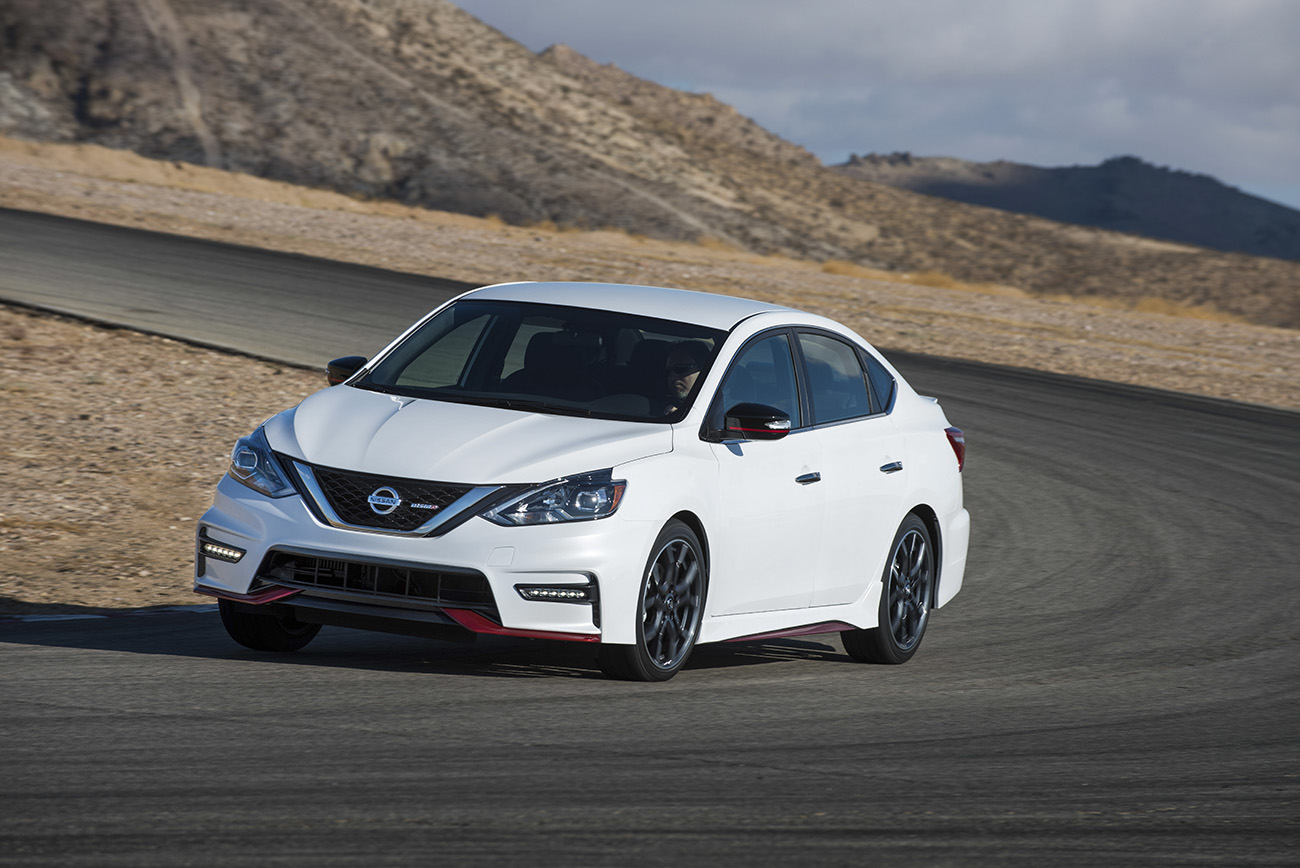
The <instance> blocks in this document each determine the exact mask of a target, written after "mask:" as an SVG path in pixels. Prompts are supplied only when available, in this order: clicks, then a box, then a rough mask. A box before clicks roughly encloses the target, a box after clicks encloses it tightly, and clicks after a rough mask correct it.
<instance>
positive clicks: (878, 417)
mask: <svg viewBox="0 0 1300 868" xmlns="http://www.w3.org/2000/svg"><path fill="white" fill-rule="evenodd" d="M797 346H798V349H799V356H800V359H801V361H802V365H803V373H804V381H805V383H806V391H807V396H808V412H809V415H810V417H811V418H810V420H809V422H810V427H811V431H810V432H809V433H810V434H811V435H812V437H813V438H814V439H816V440H817V448H818V450H819V454H820V462H821V481H820V482H819V483H818V487H819V488H821V489H822V492H823V495H824V497H825V513H824V518H823V521H822V541H821V549H820V552H819V558H818V562H817V568H816V574H817V578H816V581H815V586H814V589H813V596H812V605H814V606H829V605H836V604H841V603H851V602H854V601H855V600H857V599H858V598H859V597H861V596H862V594H863V592H864V591H865V590H866V588H867V585H868V584H869V582H870V581H871V580H872V579H874V578H878V577H879V575H880V571H881V569H882V564H883V558H884V557H885V554H886V549H888V547H889V545H890V543H891V542H892V541H893V538H894V533H895V531H896V530H897V527H898V522H899V511H900V510H901V509H902V508H903V500H904V496H905V494H906V490H907V455H906V450H905V446H906V441H905V439H904V437H903V435H902V434H901V433H900V432H899V431H898V430H897V428H896V427H895V426H894V421H893V419H892V418H890V416H889V414H888V413H886V412H884V410H885V409H886V407H887V404H886V402H887V396H886V397H883V398H880V399H877V400H876V401H875V402H874V403H873V400H872V398H873V396H872V394H871V387H870V383H869V380H868V377H867V373H866V371H865V370H864V368H863V359H862V356H861V355H860V353H861V352H863V351H861V350H859V349H858V348H857V347H855V346H854V345H852V344H851V343H849V342H848V341H847V340H845V339H844V338H842V337H840V336H838V335H833V334H830V333H828V332H820V331H804V330H800V331H799V333H798V340H797Z"/></svg>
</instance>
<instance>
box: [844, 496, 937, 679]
mask: <svg viewBox="0 0 1300 868" xmlns="http://www.w3.org/2000/svg"><path fill="white" fill-rule="evenodd" d="M890 551H891V552H892V554H891V555H890V557H889V561H888V563H886V564H885V572H884V575H883V576H882V577H881V582H882V583H883V587H882V588H881V592H880V611H879V621H878V626H876V627H874V628H872V629H870V630H849V631H847V632H844V633H841V634H840V639H841V640H842V641H843V643H844V650H845V651H847V652H849V656H850V657H852V658H853V659H854V660H857V661H859V662H861V663H886V664H893V665H897V664H899V663H906V662H907V661H908V660H910V659H911V658H912V655H913V654H915V653H916V649H917V648H918V647H920V645H921V639H922V638H923V637H924V636H925V627H926V624H928V623H929V621H930V602H931V600H932V598H933V593H934V580H935V560H934V544H933V542H932V541H931V539H930V531H929V529H928V528H927V527H926V526H925V522H923V521H921V519H920V518H918V517H917V516H916V515H915V514H914V513H913V514H909V515H908V516H907V518H906V519H904V520H903V524H902V526H901V527H899V529H898V533H897V534H895V535H894V543H893V546H892V547H891V549H890Z"/></svg>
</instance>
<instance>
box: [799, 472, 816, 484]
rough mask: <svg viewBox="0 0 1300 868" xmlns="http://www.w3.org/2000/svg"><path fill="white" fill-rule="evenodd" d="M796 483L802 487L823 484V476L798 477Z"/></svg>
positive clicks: (808, 474)
mask: <svg viewBox="0 0 1300 868" xmlns="http://www.w3.org/2000/svg"><path fill="white" fill-rule="evenodd" d="M794 481H795V482H797V483H799V484H800V485H812V484H813V483H814V482H821V481H822V475H821V474H820V473H805V474H804V475H803V476H796V477H795V478H794Z"/></svg>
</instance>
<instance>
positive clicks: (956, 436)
mask: <svg viewBox="0 0 1300 868" xmlns="http://www.w3.org/2000/svg"><path fill="white" fill-rule="evenodd" d="M943 433H945V434H947V435H948V444H949V445H950V446H952V451H953V454H954V455H956V456H957V472H958V473H961V472H962V469H963V468H964V467H965V466H966V435H965V434H964V433H963V432H962V430H961V429H960V428H945V429H943Z"/></svg>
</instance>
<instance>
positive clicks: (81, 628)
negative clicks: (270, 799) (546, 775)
mask: <svg viewBox="0 0 1300 868" xmlns="http://www.w3.org/2000/svg"><path fill="white" fill-rule="evenodd" d="M5 602H7V601H6V600H4V599H3V598H0V605H3V604H4V603H5ZM23 609H24V611H22V612H20V613H18V614H3V615H0V653H3V648H4V647H5V646H6V645H36V646H43V647H52V648H68V649H78V650H88V651H111V652H125V653H131V654H150V655H162V656H169V657H183V658H191V659H195V660H230V661H244V662H252V663H258V664H267V663H270V664H275V665H283V666H312V667H333V668H340V669H353V670H375V671H386V672H416V673H419V672H423V673H429V674H441V675H465V676H478V677H491V678H556V677H561V678H604V677H605V676H604V675H603V674H602V673H601V671H600V669H599V667H598V666H597V665H596V646H595V645H593V644H589V643H580V642H555V641H546V640H540V639H517V638H510V637H498V636H479V637H478V639H477V641H474V642H469V643H461V642H444V641H437V640H433V639H420V638H415V637H409V636H397V635H391V634H387V633H375V632H369V631H364V630H350V629H347V628H343V627H326V628H324V629H323V630H322V631H321V633H320V635H319V636H317V637H316V639H314V640H313V641H312V643H311V644H310V645H308V646H307V647H306V648H304V649H302V650H300V651H297V652H294V653H291V654H276V653H269V652H261V651H253V650H250V649H247V648H243V647H241V646H239V645H237V644H235V642H234V641H233V640H231V639H230V638H229V636H227V635H226V632H225V630H224V629H223V628H222V626H221V621H220V618H219V617H218V615H217V612H216V606H215V605H200V606H172V607H166V608H149V609H91V608H87V607H77V606H68V605H57V606H49V607H42V606H39V605H31V604H28V605H25V606H23ZM792 661H825V662H849V658H848V656H847V655H846V654H845V653H844V651H843V649H842V647H841V645H840V642H839V639H838V638H837V637H836V636H835V635H834V634H828V635H826V636H813V637H804V638H800V639H773V640H766V641H758V642H737V643H730V642H728V643H717V644H710V645H701V646H699V647H697V648H696V649H695V651H694V653H693V654H692V655H691V659H690V661H689V662H688V663H687V665H686V667H685V669H684V670H683V671H684V672H687V673H689V672H702V671H708V670H714V669H729V668H736V667H748V666H761V665H772V664H779V663H788V662H792Z"/></svg>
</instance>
